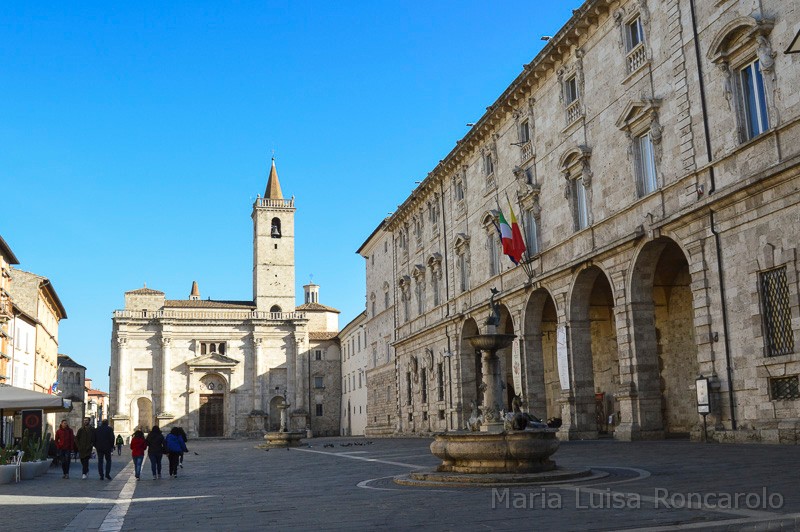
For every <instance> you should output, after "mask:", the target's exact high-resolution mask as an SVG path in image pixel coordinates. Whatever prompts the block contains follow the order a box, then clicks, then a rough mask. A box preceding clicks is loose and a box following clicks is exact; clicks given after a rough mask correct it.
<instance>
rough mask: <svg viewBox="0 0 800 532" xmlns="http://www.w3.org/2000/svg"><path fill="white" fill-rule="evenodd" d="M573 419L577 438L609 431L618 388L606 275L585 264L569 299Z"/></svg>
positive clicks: (614, 418)
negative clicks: (573, 400)
mask: <svg viewBox="0 0 800 532" xmlns="http://www.w3.org/2000/svg"><path fill="white" fill-rule="evenodd" d="M569 326H570V338H571V348H572V349H571V351H572V361H573V366H574V370H573V379H572V380H573V387H574V396H575V421H576V428H575V430H576V432H577V433H578V437H583V438H590V437H593V436H597V435H598V434H605V433H608V432H610V431H612V430H613V426H614V424H615V423H616V422H617V421H618V419H617V417H618V416H617V411H618V407H617V402H616V399H615V398H614V393H615V392H616V391H617V390H618V388H619V354H618V349H617V328H616V323H615V319H614V297H613V293H612V290H611V284H610V283H609V281H608V277H606V274H605V273H604V272H603V271H602V270H601V269H600V268H598V267H597V266H590V267H588V268H586V269H584V270H582V271H581V272H580V273H578V276H577V278H576V280H575V284H574V285H573V288H572V297H571V298H570V322H569Z"/></svg>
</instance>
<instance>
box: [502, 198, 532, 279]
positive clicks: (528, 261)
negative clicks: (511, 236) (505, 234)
mask: <svg viewBox="0 0 800 532" xmlns="http://www.w3.org/2000/svg"><path fill="white" fill-rule="evenodd" d="M505 194H506V201H508V204H509V205H511V200H510V199H509V197H508V192H506V193H505ZM517 207H519V214H520V216H521V217H522V218H521V223H522V231H523V233H524V234H523V242H525V235H527V234H528V228H527V226H526V224H525V211H524V209H523V208H522V204H521V203H520V201H519V196H517ZM523 253H524V254H525V256H524V257H523V259H522V260H521V261H520V264H522V270H523V271H524V272H525V275H527V276H528V281H529V282H532V281H533V277H534V270H533V258H532V257H531V254H530V246H529V245H528V243H525V251H523Z"/></svg>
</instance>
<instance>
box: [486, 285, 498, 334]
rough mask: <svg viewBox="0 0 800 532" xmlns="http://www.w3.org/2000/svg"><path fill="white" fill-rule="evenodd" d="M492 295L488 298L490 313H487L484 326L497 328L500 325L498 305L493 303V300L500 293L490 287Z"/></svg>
mask: <svg viewBox="0 0 800 532" xmlns="http://www.w3.org/2000/svg"><path fill="white" fill-rule="evenodd" d="M491 292H492V295H491V297H489V308H490V309H491V312H490V313H489V319H488V320H486V325H488V326H489V327H497V326H498V325H500V305H498V304H497V302H495V300H494V298H495V297H496V296H497V294H499V293H500V291H499V290H498V289H497V288H494V287H492V289H491Z"/></svg>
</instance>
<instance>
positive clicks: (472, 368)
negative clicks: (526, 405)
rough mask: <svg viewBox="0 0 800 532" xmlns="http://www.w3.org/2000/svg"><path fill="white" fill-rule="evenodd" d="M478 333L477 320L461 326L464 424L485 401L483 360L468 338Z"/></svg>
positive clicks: (471, 320) (459, 366)
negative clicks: (482, 389)
mask: <svg viewBox="0 0 800 532" xmlns="http://www.w3.org/2000/svg"><path fill="white" fill-rule="evenodd" d="M476 334H478V324H477V323H476V322H475V320H474V319H472V318H469V319H467V320H466V321H464V325H463V326H462V327H461V347H460V348H459V350H458V373H459V382H460V383H461V404H462V412H463V414H464V425H466V424H467V423H466V421H467V420H468V419H469V417H470V416H471V415H472V414H473V412H477V407H479V406H480V405H481V404H482V403H483V393H482V392H481V391H480V390H479V387H480V384H481V379H482V378H483V370H482V368H481V360H480V357H479V356H478V355H477V354H476V352H475V348H474V347H472V344H470V343H469V341H467V340H466V338H469V337H470V336H475V335H476Z"/></svg>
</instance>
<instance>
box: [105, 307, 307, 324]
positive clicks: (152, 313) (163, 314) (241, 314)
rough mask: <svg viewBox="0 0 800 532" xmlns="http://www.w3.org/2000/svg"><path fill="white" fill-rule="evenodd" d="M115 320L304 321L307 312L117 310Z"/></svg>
mask: <svg viewBox="0 0 800 532" xmlns="http://www.w3.org/2000/svg"><path fill="white" fill-rule="evenodd" d="M114 318H130V319H140V320H142V319H147V320H151V319H165V318H166V319H183V320H197V319H199V320H273V321H287V320H304V319H306V313H305V312H264V311H260V310H197V309H192V310H183V309H170V310H115V311H114Z"/></svg>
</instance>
